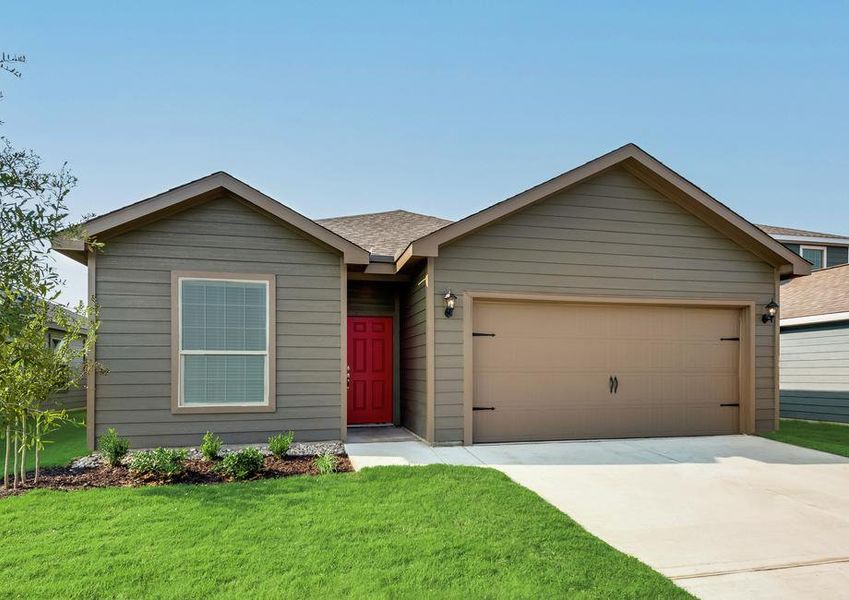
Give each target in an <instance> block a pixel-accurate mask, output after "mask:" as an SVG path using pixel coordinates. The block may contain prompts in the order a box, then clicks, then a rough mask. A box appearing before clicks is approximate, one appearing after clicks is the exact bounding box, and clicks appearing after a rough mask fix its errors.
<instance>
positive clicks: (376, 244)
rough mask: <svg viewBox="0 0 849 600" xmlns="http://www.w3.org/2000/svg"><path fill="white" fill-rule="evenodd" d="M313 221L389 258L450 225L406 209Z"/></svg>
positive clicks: (373, 252)
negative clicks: (412, 243)
mask: <svg viewBox="0 0 849 600" xmlns="http://www.w3.org/2000/svg"><path fill="white" fill-rule="evenodd" d="M316 222H317V223H319V224H321V225H322V226H324V227H326V228H327V229H329V230H330V231H332V232H333V233H335V234H337V235H340V236H342V237H343V238H345V239H347V240H349V241H351V242H354V243H355V244H357V245H358V246H360V247H361V248H365V249H366V250H368V251H369V252H371V253H372V254H376V255H380V256H392V257H396V256H397V255H398V254H400V253H401V252H403V251H404V249H405V248H406V247H407V246H408V245H409V243H410V242H412V241H413V240H417V239H418V238H420V237H422V236H425V235H427V234H429V233H432V232H434V231H436V230H437V229H441V228H442V227H445V226H446V225H448V224H449V223H451V221H449V220H447V219H440V218H439V217H431V216H429V215H422V214H419V213H414V212H409V211H406V210H390V211H386V212H378V213H367V214H363V215H350V216H347V217H332V218H329V219H316Z"/></svg>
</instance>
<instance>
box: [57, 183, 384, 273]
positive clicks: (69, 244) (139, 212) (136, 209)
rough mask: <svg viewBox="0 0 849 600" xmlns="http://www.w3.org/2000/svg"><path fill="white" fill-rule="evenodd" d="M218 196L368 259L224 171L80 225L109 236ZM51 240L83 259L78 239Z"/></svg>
mask: <svg viewBox="0 0 849 600" xmlns="http://www.w3.org/2000/svg"><path fill="white" fill-rule="evenodd" d="M221 196H229V197H231V198H237V199H238V200H239V201H241V202H242V203H244V204H245V205H246V206H250V207H251V208H253V209H255V210H257V211H261V212H263V213H264V214H265V215H267V216H268V217H269V218H271V219H273V220H274V221H275V222H277V223H280V224H285V225H287V226H289V227H291V228H295V229H297V230H299V231H300V232H302V233H303V234H305V235H308V236H310V237H312V238H313V239H315V240H317V241H319V242H322V243H323V244H325V245H327V246H329V247H331V248H333V249H335V250H336V251H338V252H340V253H341V254H342V256H343V258H344V260H345V262H346V263H350V264H368V262H369V253H368V251H366V250H364V249H363V248H360V247H359V246H357V245H356V244H354V243H353V242H351V241H349V240H347V239H345V238H343V237H342V236H340V235H338V234H336V233H334V232H332V231H330V230H329V229H327V228H325V227H322V226H321V225H319V224H318V223H316V222H315V221H313V220H311V219H308V218H307V217H305V216H303V215H301V214H300V213H298V212H296V211H294V210H292V209H290V208H288V207H287V206H285V205H283V204H281V203H280V202H277V201H276V200H274V199H273V198H271V197H269V196H266V195H265V194H263V193H262V192H260V191H258V190H256V189H254V188H252V187H250V186H249V185H247V184H245V183H244V182H242V181H239V180H238V179H236V178H235V177H233V176H231V175H228V174H227V173H224V172H218V173H213V174H212V175H208V176H206V177H203V178H201V179H198V180H196V181H192V182H190V183H187V184H185V185H181V186H179V187H176V188H174V189H171V190H168V191H167V192H163V193H162V194H158V195H156V196H153V197H151V198H147V199H145V200H141V201H139V202H136V203H134V204H130V205H128V206H125V207H123V208H120V209H118V210H115V211H112V212H109V213H106V214H104V215H101V216H99V217H95V218H93V219H90V220H88V221H86V222H85V223H84V224H83V227H84V229H85V231H86V233H87V234H88V235H89V236H91V237H93V238H95V239H98V240H104V239H109V238H110V237H114V236H115V235H118V234H121V233H125V232H127V231H131V230H133V229H137V228H138V227H141V226H143V225H145V224H147V223H150V222H154V221H156V220H158V219H162V218H163V217H166V216H169V215H173V214H176V213H178V212H180V211H182V210H185V209H187V208H190V207H193V206H197V205H199V204H203V203H205V202H207V201H209V200H214V199H216V198H219V197H221ZM51 243H52V246H53V248H54V249H55V250H57V251H59V252H61V253H63V254H65V255H66V256H69V257H70V258H73V259H74V260H76V261H79V262H82V263H86V261H87V259H88V253H87V250H86V248H85V247H84V245H83V243H82V241H80V240H74V239H65V238H62V237H61V236H57V238H54V239H53V240H51Z"/></svg>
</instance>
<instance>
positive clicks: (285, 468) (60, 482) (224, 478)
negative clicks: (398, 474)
mask: <svg viewBox="0 0 849 600" xmlns="http://www.w3.org/2000/svg"><path fill="white" fill-rule="evenodd" d="M315 459H316V457H315V456H314V455H305V456H285V457H283V458H277V457H276V456H266V457H264V458H263V464H262V469H261V470H260V471H259V472H258V473H256V474H254V475H252V476H249V477H246V479H248V480H254V479H272V478H276V477H290V476H292V475H319V474H320V472H319V469H318V468H317V467H316V464H315ZM182 467H183V468H182V470H181V471H179V472H176V473H172V474H162V473H157V472H152V471H150V472H145V473H141V472H138V471H134V470H131V469H130V468H128V467H127V466H125V465H123V464H122V465H119V466H116V467H110V466H109V465H107V464H105V463H101V464H99V465H97V466H95V467H91V468H86V469H71V468H70V467H52V468H47V469H43V470H42V471H41V473H40V474H39V479H38V489H51V490H79V489H90V488H102V487H138V486H144V485H161V484H164V483H191V484H210V483H225V482H228V481H234V478H233V477H230V476H228V475H226V474H225V473H223V472H221V470H220V468H219V466H218V463H217V462H210V461H208V460H204V459H202V458H187V459H186V460H185V461H183V463H182ZM335 471H336V472H340V473H347V472H350V471H353V468H352V467H351V461H350V460H348V457H347V455H344V454H343V455H338V456H336V464H335ZM31 489H36V488H34V487H33V486H30V485H27V486H19V487H18V489H17V490H13V489H11V488H10V489H9V490H3V489H2V488H0V498H2V497H4V496H11V495H14V494H20V493H23V492H25V491H28V490H31Z"/></svg>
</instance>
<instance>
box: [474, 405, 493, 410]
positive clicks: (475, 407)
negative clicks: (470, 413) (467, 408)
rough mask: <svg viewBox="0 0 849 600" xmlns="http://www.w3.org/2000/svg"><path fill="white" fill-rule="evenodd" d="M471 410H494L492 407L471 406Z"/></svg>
mask: <svg viewBox="0 0 849 600" xmlns="http://www.w3.org/2000/svg"><path fill="white" fill-rule="evenodd" d="M472 410H495V407H494V406H473V407H472Z"/></svg>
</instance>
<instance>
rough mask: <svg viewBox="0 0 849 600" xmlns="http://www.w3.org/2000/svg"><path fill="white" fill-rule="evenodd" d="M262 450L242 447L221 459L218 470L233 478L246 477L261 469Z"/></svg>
mask: <svg viewBox="0 0 849 600" xmlns="http://www.w3.org/2000/svg"><path fill="white" fill-rule="evenodd" d="M262 462H263V456H262V452H260V451H259V450H257V449H256V448H243V449H242V450H239V451H238V452H232V453H230V454H228V455H226V456H225V457H224V458H222V459H221V462H220V463H218V470H219V471H220V472H221V473H224V475H226V476H227V477H231V478H233V479H247V478H248V477H252V476H254V475H256V474H257V473H259V472H260V471H261V470H262Z"/></svg>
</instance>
